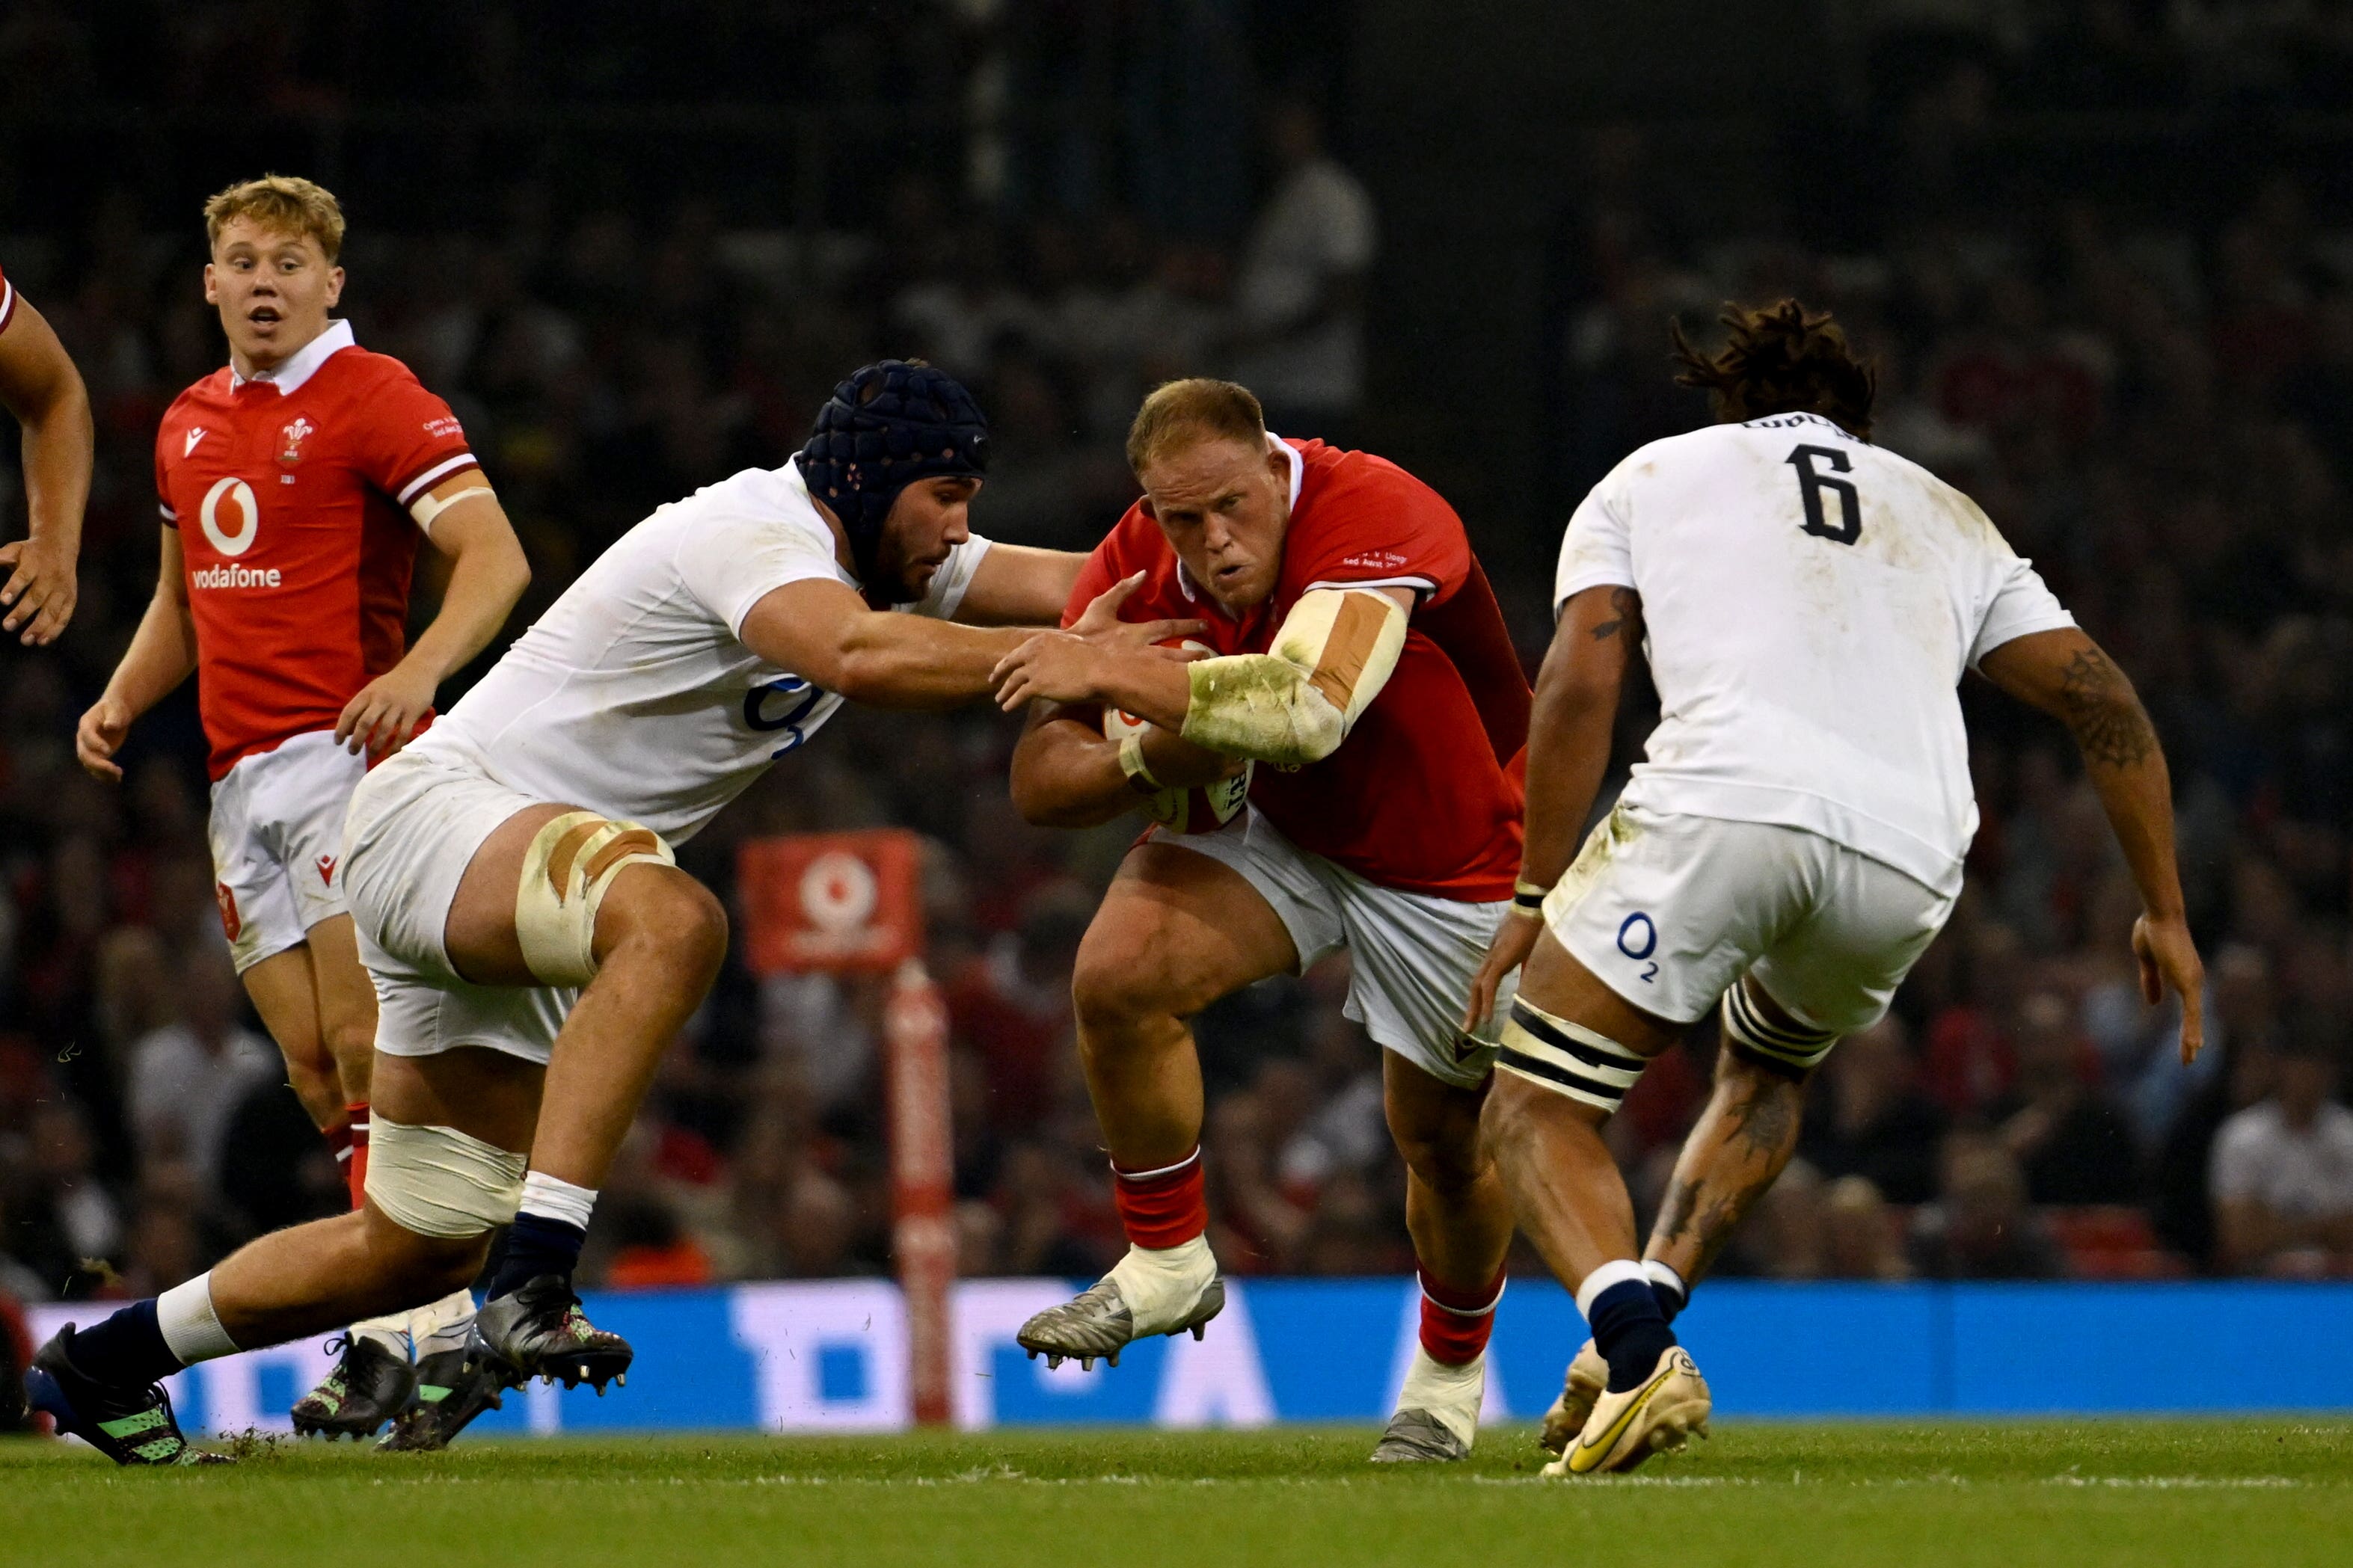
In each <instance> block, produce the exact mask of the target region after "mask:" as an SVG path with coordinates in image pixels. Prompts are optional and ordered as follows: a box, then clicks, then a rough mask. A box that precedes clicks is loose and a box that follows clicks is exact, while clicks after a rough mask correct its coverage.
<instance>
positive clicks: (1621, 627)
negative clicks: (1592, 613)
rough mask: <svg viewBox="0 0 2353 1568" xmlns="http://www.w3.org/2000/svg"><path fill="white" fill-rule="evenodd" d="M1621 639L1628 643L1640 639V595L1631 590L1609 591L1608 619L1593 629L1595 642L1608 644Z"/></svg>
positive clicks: (1613, 589)
mask: <svg viewBox="0 0 2353 1568" xmlns="http://www.w3.org/2000/svg"><path fill="white" fill-rule="evenodd" d="M1611 637H1625V638H1626V639H1627V640H1628V641H1630V642H1640V641H1641V637H1642V595H1640V594H1637V593H1636V592H1634V590H1633V589H1631V588H1612V589H1610V590H1609V619H1608V620H1606V621H1604V622H1602V623H1601V624H1600V625H1599V626H1595V627H1594V628H1593V640H1594V641H1595V642H1608V641H1609V639H1610V638H1611Z"/></svg>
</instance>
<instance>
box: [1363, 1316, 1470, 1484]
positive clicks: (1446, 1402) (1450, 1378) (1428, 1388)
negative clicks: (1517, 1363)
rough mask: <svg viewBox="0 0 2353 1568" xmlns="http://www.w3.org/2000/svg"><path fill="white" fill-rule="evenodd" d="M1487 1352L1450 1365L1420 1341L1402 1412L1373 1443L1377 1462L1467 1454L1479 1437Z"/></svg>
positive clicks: (1397, 1462) (1418, 1461)
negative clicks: (1438, 1358) (1376, 1443)
mask: <svg viewBox="0 0 2353 1568" xmlns="http://www.w3.org/2000/svg"><path fill="white" fill-rule="evenodd" d="M1486 1389H1487V1357H1486V1355H1485V1353H1484V1352H1482V1353H1481V1354H1479V1355H1478V1356H1476V1357H1474V1358H1472V1360H1470V1361H1468V1362H1465V1363H1462V1364H1461V1365H1460V1366H1446V1365H1442V1364H1441V1363H1439V1362H1437V1361H1435V1360H1433V1359H1432V1358H1431V1356H1430V1352H1428V1351H1426V1350H1424V1349H1423V1348H1422V1347H1421V1346H1419V1345H1416V1346H1415V1347H1414V1352H1413V1364H1412V1365H1411V1366H1410V1367H1409V1368H1408V1369H1407V1371H1406V1375H1405V1385H1404V1386H1403V1387H1402V1388H1400V1389H1398V1407H1397V1414H1396V1415H1391V1416H1390V1417H1389V1424H1388V1429H1387V1430H1386V1431H1384V1432H1383V1433H1382V1434H1381V1440H1380V1442H1379V1444H1378V1445H1377V1446H1376V1447H1374V1449H1373V1463H1374V1464H1377V1465H1408V1464H1427V1463H1430V1462H1433V1461H1435V1462H1445V1461H1449V1460H1453V1459H1467V1458H1470V1457H1471V1446H1472V1444H1473V1443H1475V1442H1476V1441H1478V1437H1479V1406H1480V1404H1481V1403H1482V1400H1483V1398H1484V1397H1485V1394H1486Z"/></svg>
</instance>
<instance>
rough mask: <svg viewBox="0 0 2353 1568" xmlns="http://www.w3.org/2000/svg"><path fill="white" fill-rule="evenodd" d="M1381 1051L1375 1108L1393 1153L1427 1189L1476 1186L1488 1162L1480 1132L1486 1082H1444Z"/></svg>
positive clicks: (1462, 1190)
mask: <svg viewBox="0 0 2353 1568" xmlns="http://www.w3.org/2000/svg"><path fill="white" fill-rule="evenodd" d="M1383 1054H1384V1055H1385V1056H1386V1057H1388V1060H1387V1061H1386V1062H1385V1063H1384V1068H1385V1077H1386V1082H1385V1085H1384V1089H1385V1092H1384V1093H1383V1095H1382V1106H1381V1109H1382V1111H1383V1113H1384V1115H1385V1117H1386V1119H1387V1121H1388V1129H1389V1138H1390V1140H1391V1141H1392V1142H1395V1143H1396V1145H1397V1150H1398V1156H1399V1157H1400V1158H1402V1159H1403V1160H1404V1161H1405V1163H1406V1165H1407V1167H1408V1168H1409V1169H1410V1170H1411V1171H1412V1172H1413V1173H1414V1174H1415V1175H1416V1176H1418V1177H1419V1178H1420V1179H1421V1181H1422V1183H1423V1184H1424V1185H1426V1186H1428V1187H1430V1189H1431V1190H1432V1191H1435V1192H1438V1193H1440V1194H1460V1193H1465V1192H1468V1191H1470V1190H1471V1189H1472V1187H1475V1186H1477V1185H1478V1184H1479V1183H1480V1181H1481V1180H1482V1178H1484V1177H1485V1175H1486V1174H1487V1173H1488V1172H1489V1171H1490V1170H1492V1169H1493V1160H1492V1159H1491V1158H1490V1157H1489V1155H1488V1153H1487V1148H1486V1143H1485V1141H1484V1140H1483V1139H1482V1137H1481V1135H1480V1116H1481V1112H1482V1109H1483V1108H1484V1105H1485V1102H1486V1099H1487V1096H1488V1093H1489V1089H1488V1087H1487V1086H1486V1085H1481V1086H1479V1087H1477V1088H1472V1089H1466V1088H1463V1087H1461V1086H1460V1085H1456V1084H1450V1083H1445V1082H1442V1081H1441V1080H1440V1079H1436V1078H1433V1077H1430V1075H1429V1074H1427V1073H1424V1072H1422V1071H1420V1070H1419V1068H1411V1067H1408V1066H1405V1065H1404V1059H1403V1058H1399V1057H1397V1056H1395V1055H1394V1054H1392V1053H1386V1052H1385V1053H1383ZM1489 1081H1490V1083H1492V1082H1493V1079H1490V1080H1489Z"/></svg>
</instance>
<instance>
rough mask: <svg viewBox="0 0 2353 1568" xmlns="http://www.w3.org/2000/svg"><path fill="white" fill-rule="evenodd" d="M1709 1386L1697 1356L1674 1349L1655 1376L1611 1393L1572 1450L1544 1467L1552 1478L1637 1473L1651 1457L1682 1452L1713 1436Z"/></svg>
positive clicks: (1664, 1357)
mask: <svg viewBox="0 0 2353 1568" xmlns="http://www.w3.org/2000/svg"><path fill="white" fill-rule="evenodd" d="M1708 1409H1709V1401H1708V1395H1707V1384H1706V1382H1705V1380H1704V1379H1703V1378H1701V1376H1700V1374H1699V1368H1698V1367H1697V1366H1695V1365H1694V1364H1693V1363H1692V1358H1691V1353H1690V1352H1688V1351H1685V1350H1684V1349H1683V1347H1682V1346H1681V1345H1670V1346H1668V1347H1667V1349H1665V1350H1664V1351H1662V1352H1660V1354H1659V1360H1658V1363H1657V1364H1656V1365H1655V1366H1653V1367H1652V1368H1651V1375H1650V1376H1648V1377H1646V1378H1644V1379H1643V1380H1642V1381H1641V1383H1640V1384H1636V1385H1635V1386H1634V1387H1632V1388H1630V1389H1627V1390H1626V1391H1625V1392H1623V1393H1620V1394H1612V1393H1611V1392H1609V1389H1608V1388H1606V1387H1605V1388H1604V1389H1603V1390H1602V1391H1601V1397H1600V1398H1599V1399H1597V1400H1595V1401H1594V1402H1593V1414H1592V1415H1588V1416H1587V1417H1586V1418H1585V1428H1584V1430H1583V1431H1581V1432H1579V1433H1578V1434H1577V1441H1575V1442H1574V1443H1571V1444H1570V1445H1569V1446H1568V1448H1567V1452H1565V1453H1563V1454H1562V1455H1561V1457H1560V1458H1557V1459H1555V1460H1554V1461H1553V1462H1552V1463H1551V1464H1549V1465H1546V1467H1545V1468H1544V1473H1545V1474H1546V1475H1547V1476H1588V1475H1594V1474H1598V1473H1599V1472H1601V1471H1604V1470H1617V1471H1626V1470H1631V1469H1633V1468H1636V1467H1637V1466H1639V1465H1641V1463H1642V1461H1643V1460H1645V1459H1647V1458H1650V1457H1651V1455H1653V1454H1656V1453H1660V1452H1662V1451H1666V1450H1672V1449H1676V1448H1680V1447H1683V1445H1684V1444H1685V1443H1687V1442H1689V1441H1690V1440H1691V1435H1692V1434H1693V1433H1694V1432H1696V1433H1698V1434H1699V1435H1700V1436H1703V1437H1704V1436H1707V1415H1708Z"/></svg>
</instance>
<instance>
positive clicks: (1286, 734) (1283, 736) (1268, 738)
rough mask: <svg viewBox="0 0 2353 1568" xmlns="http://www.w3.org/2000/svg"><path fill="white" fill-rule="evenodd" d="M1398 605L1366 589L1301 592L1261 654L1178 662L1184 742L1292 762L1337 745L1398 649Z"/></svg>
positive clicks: (1314, 758) (1383, 681) (1401, 645)
mask: <svg viewBox="0 0 2353 1568" xmlns="http://www.w3.org/2000/svg"><path fill="white" fill-rule="evenodd" d="M1405 629H1406V613H1405V607H1404V606H1403V605H1399V604H1398V602H1397V601H1396V600H1395V599H1392V598H1390V597H1389V596H1388V595H1386V594H1377V593H1373V592H1370V591H1369V590H1366V589H1362V588H1353V589H1344V588H1318V589H1316V590H1315V591H1314V592H1313V593H1310V594H1305V595H1301V597H1300V600H1299V603H1298V604H1296V605H1293V606H1292V610H1291V615H1290V616H1289V617H1288V618H1286V619H1285V620H1284V621H1283V623H1282V629H1281V630H1279V631H1277V632H1276V633H1275V636H1274V646H1273V647H1272V648H1271V649H1269V650H1268V651H1267V652H1265V653H1245V654H1231V655H1229V656H1227V657H1226V658H1205V659H1203V660H1201V661H1200V662H1199V663H1198V664H1194V665H1191V666H1188V667H1187V675H1188V676H1189V677H1190V679H1191V680H1192V683H1193V700H1192V705H1191V706H1190V707H1188V708H1187V710H1186V711H1185V727H1184V729H1183V730H1181V731H1178V732H1179V733H1181V734H1182V735H1183V736H1184V737H1185V739H1187V740H1188V741H1190V742H1193V743H1194V744H1196V745H1198V746H1206V747H1208V749H1209V750H1210V751H1213V752H1224V753H1226V754H1227V755H1228V756H1231V757H1249V758H1250V759H1252V760H1253V761H1257V762H1261V763H1280V764H1282V765H1285V766H1292V767H1296V766H1298V765H1300V764H1302V763H1314V762H1321V761H1323V760H1324V758H1325V757H1328V756H1330V755H1331V754H1332V753H1333V752H1336V751H1338V750H1339V749H1340V742H1342V741H1345V740H1346V739H1347V738H1348V731H1349V730H1350V729H1351V728H1352V727H1354V726H1355V724H1356V719H1357V717H1358V716H1359V715H1360V714H1362V713H1363V712H1364V710H1366V708H1367V707H1369V706H1371V704H1372V700H1373V699H1374V698H1376V697H1377V696H1379V695H1380V694H1381V688H1382V687H1384V686H1386V685H1388V679H1389V677H1390V675H1392V674H1393V673H1395V671H1396V669H1397V661H1398V655H1399V654H1400V653H1402V652H1404V651H1405Z"/></svg>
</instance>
